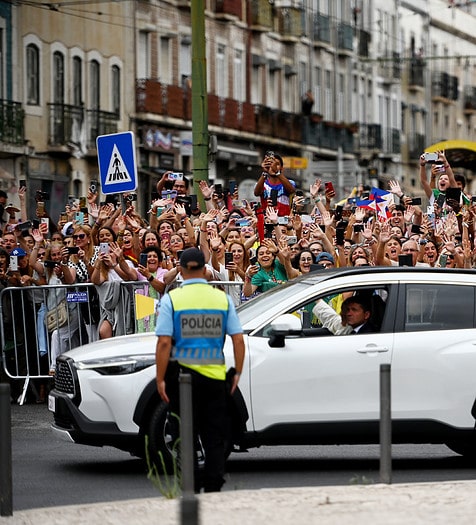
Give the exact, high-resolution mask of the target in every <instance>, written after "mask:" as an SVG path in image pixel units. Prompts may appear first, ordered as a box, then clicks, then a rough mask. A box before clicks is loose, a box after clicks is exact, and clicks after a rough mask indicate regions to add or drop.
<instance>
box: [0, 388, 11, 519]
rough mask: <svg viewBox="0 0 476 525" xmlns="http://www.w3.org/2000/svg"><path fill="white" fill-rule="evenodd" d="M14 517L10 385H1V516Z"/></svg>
mask: <svg viewBox="0 0 476 525" xmlns="http://www.w3.org/2000/svg"><path fill="white" fill-rule="evenodd" d="M12 515H13V503H12V413H11V406H10V385H9V384H7V383H0V516H12Z"/></svg>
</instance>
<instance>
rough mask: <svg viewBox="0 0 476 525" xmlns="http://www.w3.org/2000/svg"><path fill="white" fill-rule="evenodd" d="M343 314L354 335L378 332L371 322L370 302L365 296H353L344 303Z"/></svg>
mask: <svg viewBox="0 0 476 525" xmlns="http://www.w3.org/2000/svg"><path fill="white" fill-rule="evenodd" d="M342 312H343V314H344V316H345V321H346V324H347V325H348V326H351V327H352V332H351V333H353V334H364V333H371V332H377V328H376V327H375V326H374V325H373V324H372V323H371V322H370V315H371V313H372V312H371V305H370V301H369V300H368V299H367V298H366V297H363V296H359V295H353V296H352V297H348V298H347V299H346V300H345V301H344V302H343V303H342Z"/></svg>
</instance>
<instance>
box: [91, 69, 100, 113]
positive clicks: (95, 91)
mask: <svg viewBox="0 0 476 525" xmlns="http://www.w3.org/2000/svg"><path fill="white" fill-rule="evenodd" d="M89 95H90V105H91V109H99V107H100V105H101V103H100V100H101V98H100V96H101V92H100V66H99V62H98V61H97V60H91V63H90V65H89Z"/></svg>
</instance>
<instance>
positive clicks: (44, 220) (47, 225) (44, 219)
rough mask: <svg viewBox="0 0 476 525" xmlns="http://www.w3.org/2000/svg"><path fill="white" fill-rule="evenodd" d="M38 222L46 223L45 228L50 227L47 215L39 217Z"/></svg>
mask: <svg viewBox="0 0 476 525" xmlns="http://www.w3.org/2000/svg"><path fill="white" fill-rule="evenodd" d="M40 224H46V229H47V230H49V229H50V219H49V218H48V217H42V218H41V219H40Z"/></svg>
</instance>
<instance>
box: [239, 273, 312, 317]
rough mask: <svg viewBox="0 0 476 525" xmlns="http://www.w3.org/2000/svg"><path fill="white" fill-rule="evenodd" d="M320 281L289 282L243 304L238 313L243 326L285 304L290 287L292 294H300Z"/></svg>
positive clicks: (298, 280) (307, 279) (306, 279)
mask: <svg viewBox="0 0 476 525" xmlns="http://www.w3.org/2000/svg"><path fill="white" fill-rule="evenodd" d="M319 280H320V279H319V278H312V279H309V278H308V277H307V278H305V280H302V279H296V280H293V281H289V282H287V283H283V284H280V285H279V286H276V287H275V288H273V289H272V290H269V291H267V292H265V293H263V294H260V295H258V296H257V297H255V298H253V299H251V300H250V301H247V302H245V303H243V304H241V305H240V306H239V307H238V308H237V312H238V315H239V318H240V321H241V324H242V325H243V326H245V325H246V324H247V323H249V322H250V321H253V319H256V318H257V317H258V316H259V315H260V314H262V313H264V312H267V311H269V310H271V309H272V308H275V307H276V306H277V305H279V304H281V303H283V301H285V300H286V298H288V297H289V293H290V287H291V286H292V288H293V290H292V292H291V293H293V294H294V293H298V292H300V291H301V290H303V289H304V288H306V287H308V286H312V285H314V284H316V282H318V281H319Z"/></svg>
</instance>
